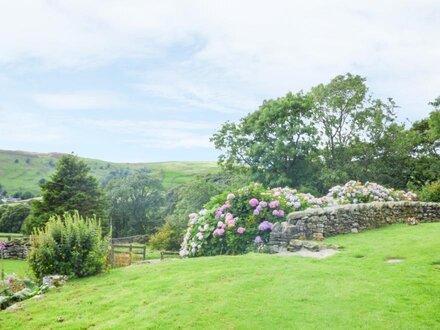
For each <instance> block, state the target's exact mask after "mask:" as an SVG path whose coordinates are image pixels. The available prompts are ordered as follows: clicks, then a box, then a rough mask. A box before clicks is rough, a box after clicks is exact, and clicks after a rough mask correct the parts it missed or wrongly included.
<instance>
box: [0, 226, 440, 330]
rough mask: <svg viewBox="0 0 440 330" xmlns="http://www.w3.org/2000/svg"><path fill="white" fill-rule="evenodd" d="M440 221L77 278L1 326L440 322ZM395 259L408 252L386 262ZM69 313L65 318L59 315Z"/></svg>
mask: <svg viewBox="0 0 440 330" xmlns="http://www.w3.org/2000/svg"><path fill="white" fill-rule="evenodd" d="M439 237H440V223H433V224H423V225H419V226H406V225H393V226H390V227H386V228H382V229H377V230H371V231H367V232H364V233H360V234H350V235H344V236H338V237H334V238H331V239H328V240H327V241H328V242H331V243H335V244H339V245H341V246H343V247H344V249H343V250H342V251H341V252H340V253H339V254H337V255H335V256H332V257H329V258H327V259H324V260H317V259H309V258H301V257H291V256H289V257H283V256H274V255H259V254H249V255H243V256H235V257H210V258H195V259H187V260H178V261H174V262H164V263H161V264H143V265H137V266H131V267H127V268H119V269H114V270H112V271H110V272H109V273H106V274H103V275H99V276H95V277H90V278H86V279H80V280H72V281H70V282H69V283H68V284H67V285H66V286H64V287H63V288H61V289H60V290H54V291H51V292H50V293H48V294H47V295H46V296H44V298H43V299H42V300H39V301H35V300H28V301H26V302H24V303H23V308H22V309H20V310H18V311H4V312H1V313H0V320H1V322H0V324H1V328H2V329H3V328H4V329H150V328H152V329H440V312H439V311H440V267H439V266H438V265H436V263H440V240H439ZM387 258H404V261H403V262H402V263H395V264H391V263H386V262H385V259H387ZM59 318H62V320H63V322H59V321H58V319H59Z"/></svg>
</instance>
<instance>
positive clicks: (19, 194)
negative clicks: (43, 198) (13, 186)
mask: <svg viewBox="0 0 440 330" xmlns="http://www.w3.org/2000/svg"><path fill="white" fill-rule="evenodd" d="M12 197H13V198H21V192H19V191H17V192H15V193H14V194H12Z"/></svg>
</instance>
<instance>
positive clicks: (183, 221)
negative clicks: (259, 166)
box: [152, 173, 250, 250]
mask: <svg viewBox="0 0 440 330" xmlns="http://www.w3.org/2000/svg"><path fill="white" fill-rule="evenodd" d="M249 180H250V178H248V177H245V176H240V175H231V174H226V173H218V174H209V175H200V176H197V177H196V178H195V179H194V180H192V181H190V182H188V183H186V184H184V185H181V186H180V187H176V188H174V189H171V190H169V191H168V193H167V195H166V197H165V199H166V204H165V209H164V210H163V214H164V215H165V223H164V225H163V226H162V227H161V228H159V231H158V237H156V236H154V239H155V240H159V241H160V240H161V239H159V237H161V238H162V237H163V238H162V240H167V242H168V243H167V244H165V245H166V246H167V248H166V249H167V250H178V249H179V247H180V243H181V242H182V238H183V234H184V232H185V230H186V227H187V224H188V214H190V213H193V212H196V211H198V210H200V209H201V208H202V207H203V205H205V204H206V203H207V202H208V201H210V199H211V198H212V197H213V196H216V195H219V194H221V193H222V192H223V191H226V190H227V189H237V188H238V187H242V186H244V185H246V184H249ZM152 239H153V238H152ZM165 245H164V246H165Z"/></svg>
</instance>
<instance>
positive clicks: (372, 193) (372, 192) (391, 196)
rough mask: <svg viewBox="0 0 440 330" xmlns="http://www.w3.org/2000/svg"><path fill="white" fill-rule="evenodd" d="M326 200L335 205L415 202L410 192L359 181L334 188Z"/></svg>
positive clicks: (415, 197) (414, 195)
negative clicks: (330, 200)
mask: <svg viewBox="0 0 440 330" xmlns="http://www.w3.org/2000/svg"><path fill="white" fill-rule="evenodd" d="M327 198H328V199H332V200H333V201H335V202H336V204H350V203H351V204H357V203H368V202H393V201H403V200H408V201H413V200H417V195H416V194H414V193H412V192H405V191H401V190H394V189H388V188H385V187H383V186H381V185H379V184H377V183H374V182H366V183H365V184H362V183H361V182H359V181H354V180H352V181H349V182H347V183H346V184H345V185H343V186H335V187H333V188H331V189H330V190H329V193H328V194H327Z"/></svg>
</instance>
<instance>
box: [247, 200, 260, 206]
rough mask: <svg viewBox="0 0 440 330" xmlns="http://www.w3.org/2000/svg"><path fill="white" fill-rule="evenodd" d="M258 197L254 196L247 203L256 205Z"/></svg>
mask: <svg viewBox="0 0 440 330" xmlns="http://www.w3.org/2000/svg"><path fill="white" fill-rule="evenodd" d="M258 203H259V202H258V199H256V198H252V199H251V200H250V201H249V205H250V206H252V207H256V206H257V205H258Z"/></svg>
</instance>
